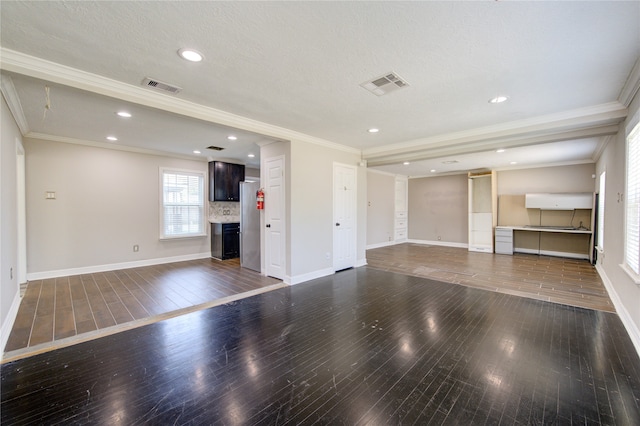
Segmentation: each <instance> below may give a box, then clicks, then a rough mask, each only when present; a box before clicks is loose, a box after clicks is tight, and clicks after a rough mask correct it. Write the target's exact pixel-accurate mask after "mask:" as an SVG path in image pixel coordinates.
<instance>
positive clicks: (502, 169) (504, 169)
mask: <svg viewBox="0 0 640 426" xmlns="http://www.w3.org/2000/svg"><path fill="white" fill-rule="evenodd" d="M581 164H594V162H593V161H591V160H576V161H562V162H558V163H553V164H549V163H539V164H527V165H526V166H505V167H497V168H494V169H491V171H494V172H508V171H512V170H526V169H544V168H548V167H566V166H578V165H581ZM468 173H469V171H468V170H453V171H450V172H444V173H431V174H428V175H427V174H425V175H409V179H430V178H437V177H443V176H457V175H465V176H466V175H467V174H468Z"/></svg>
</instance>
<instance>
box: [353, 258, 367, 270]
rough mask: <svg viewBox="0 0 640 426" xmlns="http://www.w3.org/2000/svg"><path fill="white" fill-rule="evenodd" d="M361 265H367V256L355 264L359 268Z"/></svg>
mask: <svg viewBox="0 0 640 426" xmlns="http://www.w3.org/2000/svg"><path fill="white" fill-rule="evenodd" d="M361 266H367V258H366V257H365V258H364V259H358V260H356V264H355V266H354V268H359V267H361Z"/></svg>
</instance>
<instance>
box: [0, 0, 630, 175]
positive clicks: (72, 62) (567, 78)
mask: <svg viewBox="0 0 640 426" xmlns="http://www.w3.org/2000/svg"><path fill="white" fill-rule="evenodd" d="M0 11H1V16H0V19H1V24H2V25H1V44H2V48H3V50H4V51H5V53H7V52H9V51H12V52H18V53H20V54H24V55H29V56H32V57H35V58H37V59H41V60H45V61H51V62H54V63H56V64H61V65H65V66H67V67H71V68H72V69H74V70H79V71H83V72H86V73H91V74H95V75H98V76H102V77H106V78H108V79H111V80H113V81H115V82H118V83H119V84H123V85H130V86H136V87H140V82H141V81H142V79H143V78H144V77H152V78H155V79H158V80H161V81H163V82H167V83H170V84H173V85H176V86H179V87H181V88H182V89H183V90H182V91H181V92H180V93H179V94H178V95H177V96H175V98H173V97H172V98H171V99H172V100H173V99H175V100H176V101H185V102H190V103H193V104H195V105H201V106H205V107H209V108H214V109H216V110H220V111H224V112H227V113H231V114H234V115H237V116H240V117H245V118H247V119H250V120H254V121H257V122H261V123H267V124H268V125H271V126H277V127H279V128H284V129H290V130H292V131H295V132H299V133H301V134H304V135H309V136H311V137H314V138H318V139H322V140H326V141H329V142H333V143H337V144H342V145H346V146H348V147H352V148H356V149H361V150H363V152H364V157H365V158H370V164H373V165H375V164H378V165H380V166H385V167H386V169H385V170H387V171H391V172H400V173H402V172H403V170H404V171H406V169H402V168H398V167H397V166H394V167H391V166H390V164H391V163H393V164H399V163H401V161H402V156H403V155H405V154H411V155H409V157H411V158H410V159H411V161H412V162H414V163H415V164H419V163H418V161H419V160H425V159H428V158H434V157H442V156H447V155H453V154H460V155H462V154H467V155H468V154H470V153H474V154H475V155H476V157H478V158H480V156H479V154H478V153H481V152H488V151H494V148H495V147H494V146H492V145H491V144H490V143H488V142H487V141H483V143H475V142H476V141H475V140H470V141H469V142H466V143H464V144H461V143H459V142H458V139H457V135H460V134H461V132H468V133H469V134H472V133H477V132H476V131H475V130H476V129H491V131H489V132H488V133H487V134H488V136H487V140H488V139H492V140H497V141H499V142H500V144H502V145H505V146H510V143H511V141H510V139H509V137H508V136H509V134H511V135H515V136H517V137H518V138H523V137H524V136H523V134H524V130H523V129H524V128H528V126H531V125H532V123H533V122H535V123H536V125H538V124H539V120H538V121H536V120H535V119H536V118H537V117H546V118H547V120H546V122H547V123H548V122H552V121H554V119H555V118H557V117H565V118H578V119H581V120H582V121H583V124H582V128H588V127H593V125H591V124H589V123H588V120H589V119H590V118H589V117H588V116H589V113H587V112H586V109H589V108H594V107H598V106H601V105H608V107H607V108H605V110H606V111H611V110H616V107H617V106H616V105H613V107H612V106H611V105H612V103H616V102H617V100H618V98H619V96H620V93H621V91H622V89H623V87H624V85H625V82H626V81H627V79H628V77H629V74H630V73H631V71H632V69H633V66H634V63H635V62H636V61H637V59H638V57H640V26H639V25H638V21H639V19H640V2H636V1H633V2H509V1H500V2H495V1H477V2H144V1H135V2H107V1H105V2H90V1H83V2H57V1H50V2H2V3H1V4H0ZM181 47H192V48H195V49H197V50H199V51H200V52H202V53H203V54H204V56H205V60H204V61H203V62H201V63H197V64H194V63H187V62H185V61H183V60H181V59H180V58H179V57H178V56H177V54H176V51H177V50H178V49H179V48H181ZM5 56H6V55H5ZM3 62H4V61H3ZM2 67H3V70H4V74H5V75H7V76H9V77H12V80H13V84H14V85H15V88H16V93H17V94H18V98H19V99H20V102H21V104H22V108H23V109H24V114H25V117H26V121H27V122H28V127H29V130H30V131H32V132H37V133H45V134H52V135H53V136H57V137H69V138H77V139H83V140H92V141H103V140H104V139H103V138H104V135H103V133H104V132H105V131H107V130H106V129H104V128H103V127H101V126H100V125H99V124H98V123H97V122H96V121H100V120H99V113H101V111H100V112H99V111H98V110H99V108H103V109H104V111H107V110H109V108H111V109H112V107H114V106H115V104H114V100H113V99H111V100H109V99H108V98H104V97H102V98H100V99H94V98H92V97H95V94H83V93H80V91H78V90H76V91H75V92H73V91H69V93H65V91H66V90H68V89H66V88H65V87H64V86H57V87H56V88H55V91H54V90H52V92H53V93H52V96H54V94H55V96H57V97H59V98H58V99H59V102H60V108H59V109H58V110H56V108H57V106H56V105H55V104H54V105H53V108H52V110H51V113H52V114H51V115H50V117H49V119H50V121H51V122H50V123H43V122H42V111H39V109H40V108H42V95H41V93H40V94H38V93H37V89H36V87H37V86H38V84H40V87H42V83H41V82H38V81H37V80H30V79H29V78H26V77H20V76H16V75H15V74H12V72H18V73H21V72H23V70H22V69H18V68H19V67H16V66H15V64H6V63H3V65H2ZM389 71H393V72H395V73H397V74H398V75H399V76H401V77H402V78H403V79H404V80H406V81H407V82H408V83H409V87H407V88H404V89H402V90H399V91H396V92H394V93H390V94H388V95H385V96H380V97H378V96H375V95H373V94H371V93H369V92H368V91H366V90H365V89H363V88H362V87H360V84H361V83H363V82H365V81H366V80H369V79H371V78H374V77H377V76H380V75H383V74H385V73H387V72H389ZM27 74H28V72H27ZM31 76H32V77H35V76H36V75H34V74H32V75H31ZM37 77H39V78H44V77H43V76H41V75H38V76H37ZM68 84H71V85H73V83H68ZM79 88H81V89H86V87H79ZM89 90H93V89H92V88H89ZM498 94H504V95H507V96H509V100H508V101H507V102H505V103H503V104H499V105H493V104H490V103H488V102H487V101H488V100H489V99H490V98H492V97H494V96H496V95H498ZM63 98H64V102H63V100H62V99H63ZM54 99H55V98H54ZM74 102H77V104H76V105H75V107H74ZM167 102H168V103H169V104H170V103H171V100H169V101H167ZM87 103H93V104H94V105H96V111H92V112H89V111H87V108H86V105H87ZM62 105H65V107H64V108H65V109H63V108H62ZM98 105H101V106H98ZM138 107H139V108H141V107H140V106H138ZM74 108H75V112H73V111H74ZM143 109H144V113H142V114H140V115H138V117H139V118H138V119H139V120H142V119H143V118H142V117H144V120H145V121H144V123H142V122H140V123H141V125H140V129H137V130H136V131H131V132H130V133H128V135H129V138H130V139H131V141H130V142H121V143H130V144H132V145H136V144H138V145H139V146H142V147H149V145H150V144H151V143H152V141H153V143H154V144H155V149H158V150H162V151H167V152H175V153H181V154H188V153H190V152H191V150H192V149H197V148H196V147H195V145H198V144H199V143H200V140H201V139H202V138H204V139H207V138H206V135H207V133H206V131H205V129H207V128H208V129H210V130H211V129H212V127H211V126H212V125H211V123H207V122H206V121H207V120H196V119H195V118H188V117H184V116H180V115H176V114H169V113H166V112H165V113H162V112H158V113H157V116H154V114H153V111H152V110H151V109H150V108H146V109H145V108H143ZM621 109H623V107H622V106H619V107H617V110H621ZM169 110H170V109H169ZM600 110H601V109H598V111H600ZM141 112H142V111H141ZM54 113H55V114H57V115H55V114H54ZM85 114H88V115H91V116H90V117H85V116H84V115H85ZM74 115H75V123H74V122H73V121H70V120H71V118H70V117H69V116H74ZM134 118H136V117H134ZM198 118H200V119H201V117H198ZM596 119H597V120H600V122H599V124H602V122H603V121H606V120H603V117H601V116H598V117H597V118H596ZM607 119H608V120H609V121H608V122H607V123H605V124H615V123H617V122H619V121H620V119H621V117H620V113H619V111H618V112H617V113H616V114H613V116H608V117H607ZM54 120H57V121H55V122H54ZM153 120H159V121H160V122H162V123H164V124H165V125H169V124H171V125H172V126H171V127H172V128H174V129H177V130H180V131H182V129H183V128H184V127H183V126H187V127H188V126H189V125H193V126H194V133H193V135H194V137H193V144H191V143H188V144H185V141H184V140H180V141H178V140H176V137H175V134H174V133H172V132H166V131H157V132H156V133H153V131H152V130H150V131H149V134H145V133H144V132H143V130H142V129H143V128H145V127H146V128H148V129H161V128H162V124H159V123H155V124H153ZM182 120H183V121H184V122H182ZM179 121H180V124H178V122H179ZM212 121H215V120H212ZM78 123H86V126H85V127H84V128H83V126H82V124H78ZM513 123H515V124H513ZM43 124H44V125H43ZM116 125H117V124H116ZM370 127H377V128H380V129H381V131H380V132H379V133H377V134H369V133H367V131H366V130H367V129H368V128H370ZM71 129H73V132H75V133H73V132H72V130H71ZM197 129H199V130H197ZM504 129H509V130H510V132H511V133H508V134H504V132H503V130H504ZM513 129H516V130H513ZM227 130H228V129H223V131H222V133H218V134H216V136H211V138H220V137H222V136H221V135H222V134H223V133H224V132H226V131H227ZM575 130H576V129H575V128H568V127H565V128H563V129H562V132H557V133H558V135H557V136H555V137H554V138H547V139H536V137H534V136H535V135H534V132H532V131H528V130H527V132H526V133H527V135H526V136H527V141H522V142H520V143H519V145H527V144H532V143H543V142H544V143H556V142H561V141H563V140H566V139H571V140H577V141H581V140H582V141H589V142H588V143H586V142H585V143H586V144H587V145H586V146H589V147H592V148H591V151H590V152H586V153H585V152H584V151H585V150H584V149H575V147H576V144H575V143H573V145H570V144H567V148H568V149H567V150H566V152H565V153H563V155H557V152H556V151H555V150H549V151H550V152H553V153H555V154H556V155H554V156H548V158H540V161H541V164H542V163H551V162H554V161H558V160H556V158H563V160H562V161H564V162H567V161H592V159H593V158H592V157H593V155H594V152H595V150H596V146H597V143H594V139H592V137H598V138H600V137H602V136H603V135H606V134H607V132H606V131H604V132H603V131H601V132H599V134H596V135H590V134H585V133H584V132H582V133H579V134H574V133H571V132H575ZM211 131H212V132H214V131H213V130H211ZM544 132H547V133H548V132H549V128H545V129H544ZM178 134H179V133H178ZM498 134H499V135H500V137H496V138H494V137H493V136H492V135H498ZM163 135H166V137H165V136H163ZM212 135H213V133H212ZM196 136H197V137H196ZM247 136H248V140H249V139H251V137H253V139H251V141H250V142H249V143H250V144H255V143H256V142H257V141H259V140H260V139H261V138H260V137H257V136H255V135H253V134H248V135H247ZM249 136H251V137H249ZM269 136H270V137H271V138H273V136H274V135H273V134H272V135H269ZM454 136H455V137H454ZM264 139H265V140H268V139H269V138H264ZM209 140H210V139H209ZM434 141H435V142H437V144H436V145H438V148H439V150H435V151H429V152H427V150H430V149H431V148H430V146H431V145H433V144H434V143H435V142H434ZM189 142H191V141H189ZM203 142H204V141H203ZM496 143H497V142H496ZM187 145H188V146H187ZM192 145H193V146H194V147H193V148H192ZM444 145H446V146H449V147H451V149H448V150H447V149H445V148H443V146H444ZM454 146H455V147H456V149H453V147H454ZM549 146H551V145H549ZM553 146H554V147H556V148H557V145H553ZM417 147H424V148H417ZM513 148H514V149H515V146H513ZM587 151H588V150H587ZM571 153H573V154H574V156H573V157H571V156H570V155H568V154H571ZM578 153H580V154H579V155H578ZM229 154H230V155H232V154H233V155H235V153H233V152H229ZM244 154H246V152H243V153H240V152H239V151H238V154H237V155H238V156H241V155H244ZM387 154H390V155H387ZM565 154H567V155H565ZM483 158H484V160H483V161H484V162H485V163H479V164H474V166H477V167H474V168H482V167H496V164H494V163H493V162H492V161H493V160H491V158H492V157H490V156H485V157H483ZM536 158H537V157H536ZM501 161H504V160H501ZM424 167H429V165H428V164H426V163H425V164H424ZM411 173H412V174H417V175H420V174H427V173H428V172H426V173H425V172H424V171H422V170H418V169H417V166H416V170H414V171H412V172H411Z"/></svg>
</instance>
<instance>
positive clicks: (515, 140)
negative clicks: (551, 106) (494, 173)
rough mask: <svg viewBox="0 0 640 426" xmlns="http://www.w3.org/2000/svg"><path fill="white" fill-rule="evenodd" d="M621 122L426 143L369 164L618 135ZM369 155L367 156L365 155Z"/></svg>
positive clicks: (373, 165) (386, 163) (383, 164)
mask: <svg viewBox="0 0 640 426" xmlns="http://www.w3.org/2000/svg"><path fill="white" fill-rule="evenodd" d="M618 130H619V125H618V124H612V125H608V126H598V127H595V128H586V129H579V130H573V131H570V132H568V131H558V132H549V133H546V134H545V133H542V134H531V135H529V134H525V135H511V136H502V137H496V138H495V139H484V140H480V139H478V140H475V141H474V140H471V141H470V142H466V143H458V144H451V145H449V146H446V145H445V146H438V147H431V148H430V147H423V148H422V149H416V150H412V151H406V152H398V153H393V154H388V155H386V156H380V157H378V158H374V159H372V158H368V159H367V161H368V164H369V166H372V167H375V166H385V165H390V164H397V163H399V162H403V161H420V160H428V159H432V158H440V157H448V156H455V155H461V154H473V153H476V152H484V151H493V150H496V149H499V148H506V149H509V148H518V147H522V146H530V145H540V144H544V143H550V142H561V141H566V140H572V139H584V138H590V137H601V136H609V135H614V134H616V133H617V132H618ZM365 158H367V157H366V156H365Z"/></svg>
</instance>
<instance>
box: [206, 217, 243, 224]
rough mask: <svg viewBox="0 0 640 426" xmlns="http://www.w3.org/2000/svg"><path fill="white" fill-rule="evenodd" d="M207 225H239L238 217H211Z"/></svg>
mask: <svg viewBox="0 0 640 426" xmlns="http://www.w3.org/2000/svg"><path fill="white" fill-rule="evenodd" d="M209 223H240V217H239V216H211V217H209Z"/></svg>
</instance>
